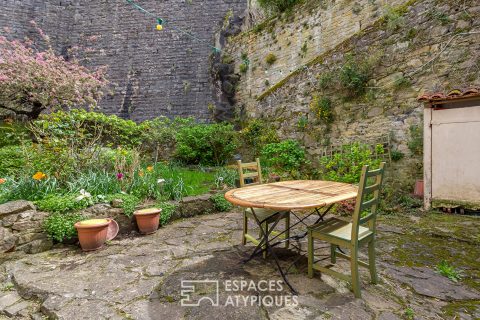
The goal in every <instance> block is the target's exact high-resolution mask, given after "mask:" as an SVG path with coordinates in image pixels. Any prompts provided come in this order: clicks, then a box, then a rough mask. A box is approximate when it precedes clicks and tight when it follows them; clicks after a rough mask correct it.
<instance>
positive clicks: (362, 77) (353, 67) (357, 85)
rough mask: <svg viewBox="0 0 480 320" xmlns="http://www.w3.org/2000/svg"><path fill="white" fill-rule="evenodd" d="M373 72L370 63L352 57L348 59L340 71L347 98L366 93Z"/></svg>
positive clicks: (341, 82)
mask: <svg viewBox="0 0 480 320" xmlns="http://www.w3.org/2000/svg"><path fill="white" fill-rule="evenodd" d="M371 70H372V66H371V64H370V63H369V62H368V61H363V60H359V59H355V58H354V57H353V56H352V55H348V56H347V57H346V61H345V64H344V65H343V66H342V68H341V69H340V73H339V80H340V84H341V85H342V87H343V89H344V90H345V92H346V96H347V97H349V98H353V97H358V96H361V95H363V94H364V93H365V90H366V87H367V83H368V81H369V80H370V77H371V72H372V71H371Z"/></svg>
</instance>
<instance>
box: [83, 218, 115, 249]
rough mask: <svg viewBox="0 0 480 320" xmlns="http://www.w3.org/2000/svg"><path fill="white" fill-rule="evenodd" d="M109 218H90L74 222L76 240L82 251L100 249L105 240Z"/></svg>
mask: <svg viewBox="0 0 480 320" xmlns="http://www.w3.org/2000/svg"><path fill="white" fill-rule="evenodd" d="M110 221H111V219H90V220H84V221H80V222H77V223H75V228H76V229H77V232H78V240H79V241H80V246H81V247H82V250H83V251H92V250H97V249H100V248H101V247H102V246H103V244H104V243H105V241H106V240H107V229H108V226H109V224H110Z"/></svg>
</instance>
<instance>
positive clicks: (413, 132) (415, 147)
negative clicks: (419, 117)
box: [407, 125, 423, 156]
mask: <svg viewBox="0 0 480 320" xmlns="http://www.w3.org/2000/svg"><path fill="white" fill-rule="evenodd" d="M408 129H409V133H410V136H409V139H408V142H407V146H408V149H410V152H411V153H412V154H413V155H417V156H421V155H422V154H423V128H422V127H421V126H418V125H411V126H410V127H409V128H408Z"/></svg>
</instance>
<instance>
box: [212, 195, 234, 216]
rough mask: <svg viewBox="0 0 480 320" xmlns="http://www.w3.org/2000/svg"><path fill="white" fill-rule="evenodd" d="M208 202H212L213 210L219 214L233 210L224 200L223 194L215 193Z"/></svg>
mask: <svg viewBox="0 0 480 320" xmlns="http://www.w3.org/2000/svg"><path fill="white" fill-rule="evenodd" d="M210 201H212V202H213V205H214V207H215V210H217V211H220V212H225V211H230V210H232V209H233V205H232V204H231V203H230V202H228V201H227V200H226V199H225V195H224V194H223V193H216V194H214V195H212V196H211V197H210Z"/></svg>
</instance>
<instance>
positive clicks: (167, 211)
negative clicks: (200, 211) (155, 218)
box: [158, 202, 178, 226]
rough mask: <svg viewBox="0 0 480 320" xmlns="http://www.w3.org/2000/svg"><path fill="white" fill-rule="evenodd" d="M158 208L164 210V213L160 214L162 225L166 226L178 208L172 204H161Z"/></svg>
mask: <svg viewBox="0 0 480 320" xmlns="http://www.w3.org/2000/svg"><path fill="white" fill-rule="evenodd" d="M158 207H159V208H161V209H162V213H161V214H160V224H161V225H162V226H164V225H166V224H167V223H168V222H169V221H170V219H171V218H172V216H173V214H174V213H175V210H177V207H178V206H177V205H176V204H174V203H170V202H161V203H159V204H158Z"/></svg>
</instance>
